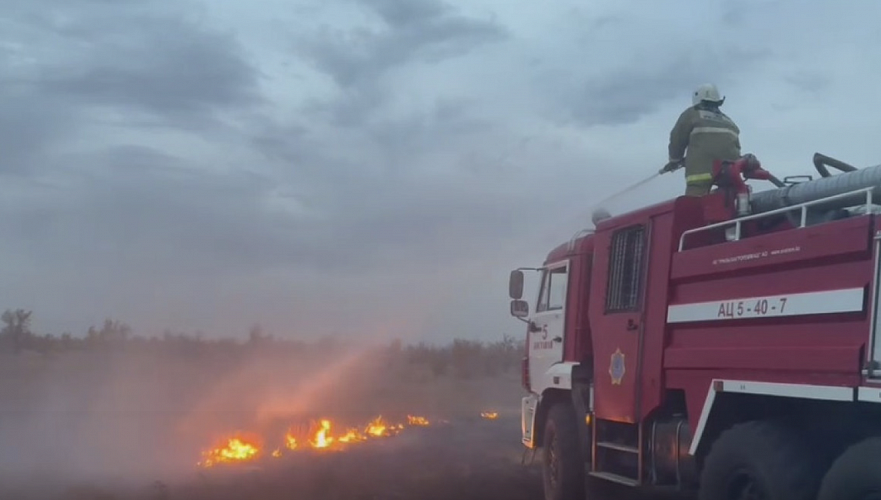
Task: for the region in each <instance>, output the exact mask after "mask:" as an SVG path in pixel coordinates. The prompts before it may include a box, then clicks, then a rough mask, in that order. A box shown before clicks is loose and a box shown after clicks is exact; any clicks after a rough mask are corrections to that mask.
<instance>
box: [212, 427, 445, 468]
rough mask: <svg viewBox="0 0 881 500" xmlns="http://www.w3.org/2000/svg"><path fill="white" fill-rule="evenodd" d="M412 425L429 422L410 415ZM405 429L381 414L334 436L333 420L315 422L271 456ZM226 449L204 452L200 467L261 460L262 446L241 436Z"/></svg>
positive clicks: (340, 445) (291, 435) (338, 446)
mask: <svg viewBox="0 0 881 500" xmlns="http://www.w3.org/2000/svg"><path fill="white" fill-rule="evenodd" d="M407 425H409V426H427V425H430V423H429V420H428V419H426V418H425V417H419V416H413V415H408V416H407ZM404 428H405V426H404V424H403V423H399V424H392V423H390V422H388V421H387V420H385V419H384V418H383V417H382V416H381V415H380V416H378V417H376V418H374V419H373V420H371V421H370V422H368V423H367V425H365V426H364V427H363V430H361V429H359V428H357V427H349V428H347V429H346V431H345V432H343V433H342V434H339V435H335V434H334V433H333V429H334V424H333V422H332V421H331V420H330V419H327V418H322V419H320V420H318V422H313V423H312V424H311V427H305V426H299V427H296V428H294V427H290V428H289V429H288V431H287V432H286V433H285V435H284V437H283V439H282V441H281V443H280V444H281V446H279V447H277V448H275V449H274V450H273V451H272V452H271V453H270V456H271V457H273V458H280V457H281V456H283V455H284V454H285V453H287V452H288V451H300V450H305V449H312V450H339V449H341V448H343V447H344V446H345V445H350V444H354V443H359V442H363V441H366V440H368V439H378V438H385V437H390V436H393V435H395V434H397V433H399V432H401V431H403V430H404ZM222 443H223V445H222V446H217V447H215V448H214V449H211V450H209V451H206V452H203V457H204V460H203V461H201V462H199V463H198V465H200V466H203V467H211V466H213V465H216V464H218V463H232V462H244V461H248V460H255V459H257V458H259V455H260V447H259V446H258V445H257V444H256V441H253V440H251V441H249V440H245V439H242V438H238V437H231V438H227V439H225V440H224V441H222Z"/></svg>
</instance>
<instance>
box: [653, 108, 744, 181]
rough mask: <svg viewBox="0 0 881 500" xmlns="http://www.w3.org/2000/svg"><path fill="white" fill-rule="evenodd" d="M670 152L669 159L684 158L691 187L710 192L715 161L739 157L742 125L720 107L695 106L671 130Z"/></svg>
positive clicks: (686, 111)
mask: <svg viewBox="0 0 881 500" xmlns="http://www.w3.org/2000/svg"><path fill="white" fill-rule="evenodd" d="M686 149H687V150H688V153H687V155H686ZM669 156H670V161H680V160H682V159H683V158H685V184H686V185H687V186H688V191H690V192H697V191H701V192H708V191H709V189H710V186H711V183H712V171H713V161H714V160H732V161H733V160H736V159H738V158H740V129H739V128H737V125H735V124H734V122H733V121H732V120H731V118H728V116H726V115H725V113H722V112H721V111H719V108H718V107H715V106H707V105H704V104H698V105H696V106H692V107H690V108H688V109H686V110H685V111H683V112H682V114H681V115H679V119H678V120H677V121H676V125H674V126H673V130H671V131H670V146H669Z"/></svg>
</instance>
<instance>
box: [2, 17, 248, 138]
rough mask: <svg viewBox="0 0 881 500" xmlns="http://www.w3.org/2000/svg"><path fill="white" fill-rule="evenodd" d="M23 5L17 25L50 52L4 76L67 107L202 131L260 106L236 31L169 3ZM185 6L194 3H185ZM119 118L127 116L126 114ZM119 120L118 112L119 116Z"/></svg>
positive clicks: (7, 65) (130, 122)
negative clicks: (227, 114)
mask: <svg viewBox="0 0 881 500" xmlns="http://www.w3.org/2000/svg"><path fill="white" fill-rule="evenodd" d="M30 5H31V7H30V8H29V9H25V8H23V7H19V11H18V16H17V17H16V18H15V19H16V20H17V23H15V24H14V25H15V26H16V27H17V30H18V31H19V32H21V33H22V34H23V36H26V37H27V38H28V39H29V42H30V43H32V44H33V45H34V46H36V47H39V48H43V49H44V51H45V52H46V53H47V54H48V56H47V57H45V58H40V59H38V60H36V61H35V62H33V63H32V64H28V65H19V66H12V65H11V64H10V60H11V59H12V58H11V57H7V58H3V59H0V64H3V63H4V62H5V64H4V66H5V67H3V68H2V70H3V71H2V74H3V75H4V77H5V78H6V79H10V80H13V81H16V82H19V83H20V84H28V85H27V87H26V88H27V89H28V91H29V92H31V93H32V94H33V95H41V96H49V97H51V99H53V100H54V101H55V102H54V103H53V104H54V105H55V106H56V107H57V108H58V109H60V110H61V111H62V112H63V111H64V109H65V106H64V103H65V102H66V108H67V109H71V110H73V109H76V110H79V111H84V110H99V111H105V112H107V111H109V112H111V113H109V114H107V115H106V116H105V117H104V119H105V120H109V119H115V120H116V121H117V122H118V123H123V124H124V125H125V126H127V127H131V126H133V125H138V124H150V123H151V122H152V124H153V125H157V124H158V125H161V126H164V127H169V126H173V127H180V128H192V129H204V128H205V127H209V126H212V125H213V124H214V122H215V119H216V116H215V115H216V114H217V113H218V112H223V111H230V110H236V109H244V108H247V107H251V106H254V105H256V104H259V103H260V102H262V97H261V94H260V93H259V88H258V83H259V76H260V75H259V73H258V72H257V70H256V68H255V67H254V66H253V65H252V63H250V62H249V60H248V57H247V55H246V54H244V53H243V51H242V48H241V47H240V46H239V44H238V42H237V40H236V39H235V38H234V37H233V36H232V35H231V34H229V33H224V32H220V31H217V30H213V29H209V28H206V27H205V26H204V25H202V24H200V23H197V22H196V21H195V20H194V19H193V18H192V16H191V15H188V14H187V12H186V11H185V10H184V11H181V10H180V9H177V8H172V9H170V10H168V11H164V10H163V8H162V6H163V5H164V3H157V2H152V1H146V2H144V3H135V2H102V1H95V0H72V1H70V2H66V1H65V2H57V1H53V0H49V1H47V2H45V3H44V2H41V3H39V4H38V3H33V4H30ZM179 5H180V6H184V5H190V4H188V3H181V4H179ZM120 116H121V117H120ZM111 117H113V118H111Z"/></svg>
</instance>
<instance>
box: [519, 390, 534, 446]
mask: <svg viewBox="0 0 881 500" xmlns="http://www.w3.org/2000/svg"><path fill="white" fill-rule="evenodd" d="M537 410H538V396H536V395H535V394H530V395H528V396H526V397H524V398H523V399H522V400H521V402H520V427H521V434H522V436H521V441H522V442H523V445H524V446H526V447H527V448H529V449H531V450H534V449H535V414H536V411H537Z"/></svg>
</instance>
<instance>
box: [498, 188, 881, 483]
mask: <svg viewBox="0 0 881 500" xmlns="http://www.w3.org/2000/svg"><path fill="white" fill-rule="evenodd" d="M870 191H871V189H869V190H863V192H864V194H865V195H866V196H867V202H866V213H863V214H845V215H841V214H838V216H836V217H832V218H830V219H829V220H823V221H820V222H815V223H807V216H806V215H805V213H807V211H808V210H809V209H810V208H811V203H805V204H803V205H797V206H794V207H793V208H792V211H791V212H789V213H787V212H785V211H784V212H781V213H775V212H773V211H772V212H770V213H766V214H754V215H752V216H749V217H746V218H741V219H738V218H737V217H736V216H730V215H726V214H730V213H731V206H732V205H731V203H732V200H731V193H726V192H725V191H724V190H717V191H715V192H713V193H712V194H710V195H707V196H705V197H684V196H683V197H679V198H676V199H674V200H671V201H668V202H665V203H660V204H657V205H653V206H649V207H645V208H642V209H639V210H635V211H633V212H630V213H627V214H623V215H619V216H616V217H609V218H606V219H604V220H601V221H599V222H597V223H596V227H595V230H593V231H590V232H588V233H587V234H579V235H578V236H577V237H575V238H573V240H572V241H569V242H566V243H564V244H561V245H560V246H558V247H556V248H555V249H553V250H552V251H551V252H550V253H549V254H548V255H547V257H546V259H545V261H544V263H543V266H542V268H541V269H540V271H542V273H543V276H546V275H548V273H550V272H553V271H552V269H553V268H554V267H555V266H557V267H558V268H559V269H563V272H565V276H566V283H565V289H563V288H561V290H564V291H562V292H559V293H560V294H565V300H564V305H560V306H559V307H558V308H557V310H558V314H557V318H558V320H559V321H560V323H561V326H560V330H561V332H562V335H561V336H555V333H554V331H553V328H554V326H553V325H554V322H553V321H552V320H547V321H546V320H544V319H542V318H545V317H548V316H547V315H548V314H549V313H550V312H551V311H552V310H553V309H554V308H553V307H548V305H544V306H543V305H542V304H543V301H548V300H552V299H546V298H545V297H546V296H547V295H550V294H553V293H555V292H553V290H551V291H549V292H548V291H546V288H547V290H550V287H551V285H550V284H549V283H546V282H545V278H544V277H543V278H542V280H543V281H542V283H543V284H542V285H541V287H540V292H539V298H538V299H537V302H536V303H537V306H536V311H535V313H534V316H533V317H532V318H530V319H529V320H528V321H527V322H528V323H529V325H530V326H529V328H527V335H528V338H527V347H528V350H529V352H528V355H527V357H526V359H525V362H524V370H525V374H524V387H525V388H526V389H527V390H528V391H529V393H530V395H529V396H527V397H525V398H524V402H523V408H524V409H523V425H524V430H523V432H524V436H523V442H524V444H525V445H526V446H527V447H529V448H539V447H545V448H547V446H548V440H549V439H556V438H555V436H560V438H563V437H565V439H568V440H573V439H574V440H577V441H578V442H579V443H580V449H579V450H578V451H577V452H576V451H569V452H565V451H560V452H559V454H560V456H563V455H565V454H566V453H569V454H570V455H571V456H573V457H576V456H577V457H578V458H577V460H578V461H579V462H580V463H581V464H582V466H583V467H584V468H585V471H586V472H587V474H589V475H594V476H597V477H601V478H603V479H610V480H612V481H616V482H620V483H624V484H628V485H631V486H639V487H642V486H656V487H674V488H679V489H689V488H695V489H697V490H698V491H699V492H700V494H701V495H702V498H710V496H708V495H715V498H721V499H722V500H725V498H727V497H725V496H724V495H723V494H721V493H719V492H720V491H721V490H720V489H719V488H721V487H718V486H712V485H710V486H705V485H704V483H707V484H710V483H713V481H715V479H714V476H713V475H714V474H722V472H719V471H720V470H721V469H719V468H720V467H722V466H721V465H715V464H716V462H722V461H723V459H721V458H713V454H714V453H715V454H716V456H719V455H720V454H721V453H726V452H727V453H735V451H736V450H735V451H732V450H734V448H736V446H737V445H736V444H728V443H729V442H734V443H736V442H737V441H741V442H742V443H743V445H744V446H746V445H748V444H749V446H752V447H753V448H755V449H754V450H753V453H756V454H759V455H761V454H762V449H761V447H760V446H759V445H757V444H755V443H753V442H751V441H750V440H751V439H753V436H752V435H750V434H749V432H751V431H750V429H753V428H752V427H750V425H752V426H754V427H756V428H758V427H761V426H767V427H768V428H772V429H775V430H773V431H767V430H763V429H764V428H762V429H760V430H761V432H764V433H769V432H770V433H771V434H773V433H775V432H776V433H777V434H780V435H783V434H785V433H787V432H790V430H793V432H797V433H798V436H799V438H798V439H793V440H791V441H792V443H789V441H787V443H789V444H791V446H792V447H793V449H796V448H798V446H800V445H798V444H796V441H798V442H802V443H803V442H805V441H807V440H811V439H814V440H816V442H817V443H823V446H825V447H826V448H825V449H826V452H825V454H822V457H821V456H820V455H821V454H817V455H816V457H813V456H812V457H813V458H812V459H811V460H807V459H806V460H807V462H810V463H811V464H812V465H814V466H816V467H815V468H814V469H811V470H812V471H813V472H812V474H814V475H816V481H814V482H813V483H810V484H812V485H813V489H811V490H810V491H811V493H810V494H809V496H810V495H814V494H816V492H817V491H818V489H819V488H820V478H822V477H823V474H820V473H818V471H821V472H826V471H829V470H830V468H832V470H834V471H836V472H835V474H837V475H836V476H834V477H832V479H829V481H831V482H832V483H835V481H836V480H838V481H839V482H840V481H841V480H839V479H836V478H838V477H840V476H842V473H841V472H840V470H839V469H841V467H839V468H838V469H836V468H835V467H833V460H832V459H834V458H836V457H840V456H841V455H842V454H844V453H845V450H847V449H848V447H850V446H851V445H855V444H856V443H862V442H863V441H865V440H866V439H869V438H871V437H873V436H875V435H876V434H877V435H881V412H879V408H878V406H879V405H877V404H875V402H876V401H877V402H881V383H879V382H878V381H877V379H873V378H872V377H871V376H870V375H872V373H873V370H874V367H875V364H874V363H875V361H876V356H875V355H874V354H873V352H874V348H875V346H874V335H875V331H876V328H875V326H874V321H875V318H874V317H875V314H876V313H875V307H874V304H875V303H876V302H877V298H876V292H877V290H876V288H877V285H878V280H877V275H878V257H879V255H878V246H877V239H876V234H878V229H876V226H877V225H878V220H877V216H876V215H875V214H874V209H873V208H872V207H873V206H874V204H873V203H872V202H871V193H870ZM832 198H834V197H832ZM830 199H831V198H830ZM822 201H823V200H817V201H816V203H820V202H822ZM800 211H801V212H802V213H800ZM833 211H834V207H833ZM550 279H553V278H550ZM514 281H516V280H513V278H512V283H513V282H514ZM545 285H547V287H546V286H545ZM521 286H522V285H521ZM515 288H516V286H515ZM546 294H547V295H546ZM512 298H515V302H518V300H516V299H519V297H516V296H515V295H514V294H512ZM561 300H562V299H561ZM519 302H523V301H519ZM521 306H522V307H526V306H525V305H522V304H521ZM514 309H515V307H514V305H513V304H512V313H513V311H514ZM543 315H544V316H543ZM521 317H523V315H521ZM538 323H541V324H538ZM555 342H556V343H559V344H561V349H560V352H559V354H558V355H557V354H554V351H553V349H554V346H555ZM554 356H557V357H558V358H559V359H554ZM548 357H550V360H549V358H548ZM545 369H546V370H545ZM543 370H545V371H546V373H545V374H544V375H543V374H542V373H538V372H539V371H543ZM873 380H874V381H873ZM570 414H571V415H570ZM573 421H574V422H575V423H574V424H573V423H572V422H573ZM832 421H836V422H837V423H836V424H835V425H838V424H840V425H842V426H845V427H847V430H840V429H831V428H830V425H831V424H830V422H832ZM781 422H785V423H781ZM570 427H571V428H574V429H577V433H576V434H571V432H574V431H571V432H570V431H566V429H569V428H570ZM744 429H745V430H744ZM794 429H797V430H794ZM753 430H755V429H753ZM827 431H828V432H827ZM564 432H570V434H568V435H567V434H564ZM755 434H756V435H758V434H760V432H759V431H756V432H755ZM549 436H550V437H549ZM755 439H757V440H758V438H755ZM769 440H770V441H773V439H772V438H769ZM554 442H556V441H554ZM716 443H719V444H716ZM729 448H730V450H729ZM778 448H779V447H778ZM798 449H801V448H798ZM713 450H716V451H713ZM726 450H727V451H726ZM878 451H879V453H881V445H879V448H878ZM803 453H804V454H805V456H807V453H808V452H803ZM615 454H617V456H613V455H615ZM772 454H773V453H771V452H768V453H765V455H772ZM555 459H556V458H555ZM756 460H757V461H758V460H760V459H759V458H756ZM766 460H771V459H770V458H768V459H766ZM824 460H825V461H824ZM876 461H879V462H881V454H879V456H878V457H876ZM757 463H760V462H757ZM817 464H822V465H817ZM768 467H771V466H770V465H769V466H768ZM806 467H807V466H806ZM757 469H761V467H757ZM567 470H568V469H567ZM572 470H575V469H572ZM689 471H691V472H689ZM728 472H730V474H734V472H731V471H728ZM554 474H557V475H559V474H563V476H560V477H557V478H556V479H554V478H553V475H554ZM570 474H572V475H574V474H576V473H575V472H570ZM829 474H832V472H829ZM707 478H710V479H707ZM545 479H546V484H545V489H546V492H547V493H548V497H549V498H555V499H568V498H574V497H571V496H567V495H570V494H572V492H573V491H579V492H580V490H578V488H577V487H575V486H571V484H572V481H577V480H573V479H571V478H569V479H567V477H566V472H563V473H559V472H548V469H547V468H546V472H545ZM554 481H556V482H557V483H558V484H557V485H556V486H554ZM567 481H568V482H567ZM805 481H807V480H805ZM878 481H879V482H881V479H879V480H878ZM766 482H767V481H766ZM560 484H563V485H564V486H560ZM566 484H569V485H570V486H566ZM714 484H715V483H714ZM805 484H808V483H805ZM832 487H834V484H833V486H829V488H832ZM555 488H556V489H555ZM560 488H563V489H562V490H560ZM566 488H568V489H566ZM573 488H574V489H573ZM707 488H709V489H707ZM713 488H715V489H713ZM805 488H808V487H805ZM878 488H879V492H881V483H879V484H878ZM580 495H581V493H578V496H580ZM720 495H721V496H720ZM836 495H838V496H839V497H841V492H840V491H838V492H837V493H836ZM731 498H732V499H733V498H736V496H731ZM757 498H769V499H770V498H777V497H775V496H767V497H762V496H759V497H757ZM781 498H784V497H781ZM785 498H793V499H795V498H803V497H796V496H793V497H785ZM810 498H813V496H810ZM851 498H853V499H854V500H856V499H858V498H862V497H841V500H851ZM866 498H868V497H866Z"/></svg>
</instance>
